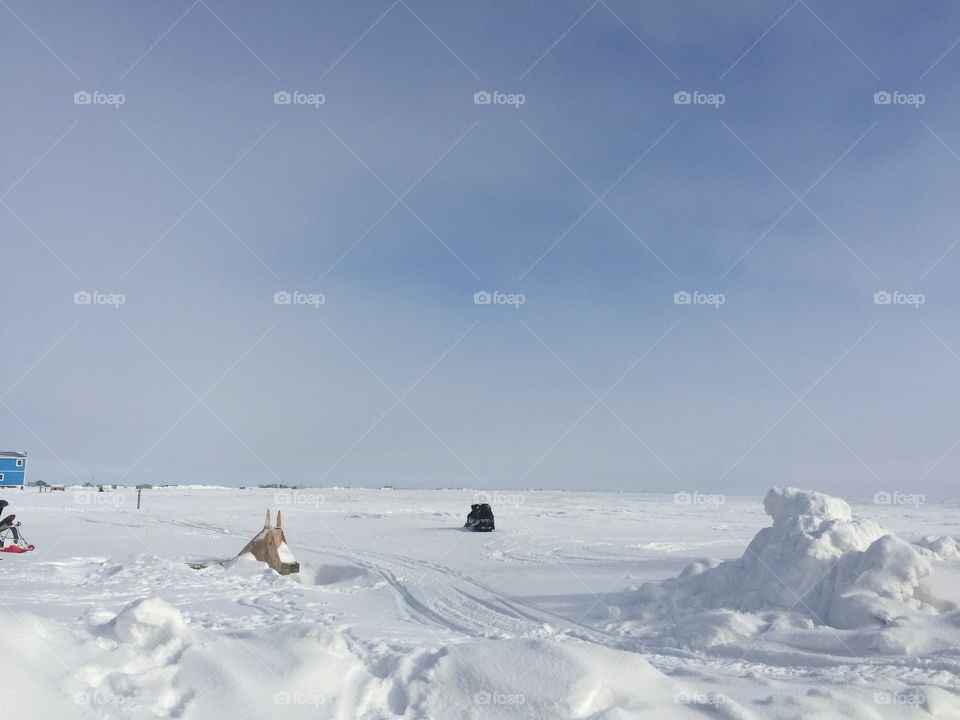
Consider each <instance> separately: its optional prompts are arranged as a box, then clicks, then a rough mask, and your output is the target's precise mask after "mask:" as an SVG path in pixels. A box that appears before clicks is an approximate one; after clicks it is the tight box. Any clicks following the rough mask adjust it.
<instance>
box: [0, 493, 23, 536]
mask: <svg viewBox="0 0 960 720" xmlns="http://www.w3.org/2000/svg"><path fill="white" fill-rule="evenodd" d="M9 504H10V503H8V502H7V501H6V500H0V518H2V519H0V532H3V531H4V530H9V531H10V532H11V533H13V541H14V542H20V533H19V532H17V526H16V524H15V523H14V522H13V517H14V516H13V515H8V516H7V517H3V511H4V509H5V508H6V507H7V505H9Z"/></svg>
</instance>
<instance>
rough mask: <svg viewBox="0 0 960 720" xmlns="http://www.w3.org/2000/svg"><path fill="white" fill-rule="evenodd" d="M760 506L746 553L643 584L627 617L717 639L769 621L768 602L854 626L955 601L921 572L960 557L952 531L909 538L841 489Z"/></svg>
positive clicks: (775, 495) (789, 494)
mask: <svg viewBox="0 0 960 720" xmlns="http://www.w3.org/2000/svg"><path fill="white" fill-rule="evenodd" d="M764 509H765V510H766V512H767V514H768V515H769V516H770V517H771V518H772V519H773V525H772V526H770V527H767V528H764V529H763V530H761V531H760V532H759V533H757V535H756V536H755V537H754V538H753V540H752V541H751V542H750V544H749V545H748V547H747V549H746V552H744V554H743V556H742V557H740V558H739V559H737V560H730V561H727V562H721V563H717V562H711V561H703V562H698V563H694V564H693V565H691V566H689V567H687V568H686V569H685V570H684V571H683V573H681V575H680V576H679V577H677V578H674V579H672V580H668V581H666V582H663V583H647V584H645V585H643V586H641V588H640V590H639V594H638V597H636V598H635V599H634V601H633V602H631V604H630V606H629V607H627V608H622V609H621V611H622V613H621V617H624V618H627V619H632V620H640V621H646V622H649V623H651V624H652V623H655V622H658V623H663V622H664V621H667V622H671V621H672V622H678V623H680V624H681V625H682V627H680V628H675V630H679V634H681V635H686V639H687V640H689V641H691V642H692V643H694V644H714V643H722V642H724V641H725V640H728V639H730V638H731V637H735V636H741V637H742V636H746V635H750V634H754V633H756V632H759V631H761V630H763V629H766V628H765V627H764V625H763V623H758V618H763V616H764V613H765V612H767V611H778V612H779V613H780V614H783V613H790V614H791V616H792V617H796V616H800V617H805V618H806V619H807V621H808V622H812V623H813V624H814V625H819V626H827V627H832V628H837V629H848V630H850V629H859V628H878V627H883V626H886V625H889V624H891V623H894V622H895V621H898V620H901V621H902V620H905V619H908V618H916V617H917V616H926V615H936V614H939V613H940V612H941V611H942V610H944V609H948V608H949V607H950V604H949V603H945V602H943V601H938V600H937V599H936V598H934V597H933V596H932V595H931V593H930V592H929V591H928V590H927V588H925V587H924V581H925V579H926V578H927V577H928V576H929V575H930V573H931V567H932V566H931V563H932V562H936V561H940V560H942V559H951V558H954V557H956V556H957V544H956V542H955V541H953V540H952V539H950V538H942V539H927V540H926V541H925V543H924V546H919V545H913V544H910V543H908V542H906V541H904V540H902V539H901V538H899V537H897V536H896V535H895V534H893V533H891V532H889V531H887V530H885V529H884V528H882V527H881V526H879V525H878V524H877V523H875V522H873V521H871V520H866V519H859V518H854V517H852V515H851V512H850V506H849V505H847V503H846V502H844V501H843V500H841V499H839V498H835V497H831V496H829V495H825V494H823V493H818V492H809V491H805V490H798V489H796V488H774V489H772V490H770V491H769V492H768V493H767V496H766V498H765V499H764ZM731 611H733V612H734V613H746V614H750V615H747V616H738V615H734V614H732V613H731ZM693 616H697V617H698V621H697V622H691V618H692V617H693ZM675 636H676V635H675Z"/></svg>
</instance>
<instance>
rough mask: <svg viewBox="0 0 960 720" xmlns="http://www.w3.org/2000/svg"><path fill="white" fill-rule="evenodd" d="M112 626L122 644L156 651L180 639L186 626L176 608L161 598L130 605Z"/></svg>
mask: <svg viewBox="0 0 960 720" xmlns="http://www.w3.org/2000/svg"><path fill="white" fill-rule="evenodd" d="M110 626H111V629H112V631H113V635H114V637H115V638H116V639H117V640H119V641H120V642H123V643H128V644H131V645H136V646H138V647H141V648H153V647H157V646H158V645H161V644H163V643H167V642H169V641H171V640H173V639H176V638H178V637H179V636H181V635H182V634H183V629H184V626H185V623H184V620H183V615H181V614H180V611H179V610H177V609H176V608H175V607H173V606H172V605H170V604H168V603H166V602H164V601H163V600H161V599H160V598H156V597H150V598H143V599H142V600H137V601H135V602H132V603H130V604H129V605H127V606H126V607H125V608H123V610H121V611H120V612H119V613H118V614H117V616H116V617H115V618H114V619H113V620H112V621H111V622H110Z"/></svg>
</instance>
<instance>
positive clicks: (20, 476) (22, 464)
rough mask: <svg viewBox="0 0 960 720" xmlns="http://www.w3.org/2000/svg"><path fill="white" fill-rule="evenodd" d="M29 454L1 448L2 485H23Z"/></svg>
mask: <svg viewBox="0 0 960 720" xmlns="http://www.w3.org/2000/svg"><path fill="white" fill-rule="evenodd" d="M26 473H27V454H26V453H22V452H10V451H7V450H0V487H23V480H24V476H25V475H26Z"/></svg>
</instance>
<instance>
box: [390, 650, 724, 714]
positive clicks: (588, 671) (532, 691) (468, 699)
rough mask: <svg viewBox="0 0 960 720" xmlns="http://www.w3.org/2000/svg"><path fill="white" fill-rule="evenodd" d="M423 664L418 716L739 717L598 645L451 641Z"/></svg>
mask: <svg viewBox="0 0 960 720" xmlns="http://www.w3.org/2000/svg"><path fill="white" fill-rule="evenodd" d="M420 665H421V670H420V672H419V673H416V674H414V676H413V678H412V679H411V680H410V681H408V683H407V688H406V696H407V703H406V704H405V706H404V707H403V708H402V709H403V710H408V708H409V709H415V710H416V712H414V713H412V715H413V717H431V718H442V717H464V718H467V717H469V718H484V720H495V719H496V718H504V719H507V718H509V720H523V719H525V718H530V719H534V718H536V719H538V720H539V719H540V718H609V719H610V720H618V719H620V718H623V719H624V720H626V718H631V719H640V718H651V719H655V720H660V719H662V718H663V717H664V716H665V709H666V708H669V711H667V715H668V716H669V717H671V718H678V719H680V718H687V717H689V718H700V717H703V710H704V709H706V710H707V714H714V713H716V715H719V716H721V717H736V716H737V715H736V712H737V705H736V703H734V702H733V701H732V700H730V699H729V698H726V697H724V696H722V695H721V694H719V693H716V694H713V693H709V694H708V693H705V692H701V691H698V690H692V689H691V688H689V687H688V686H687V685H685V684H682V683H680V682H678V681H676V680H673V679H671V678H669V677H667V676H666V675H664V674H663V673H661V672H660V671H659V670H656V669H655V668H654V667H653V666H652V665H650V664H649V663H648V662H647V661H646V660H644V659H643V658H642V657H640V656H639V655H636V654H634V653H629V652H623V651H620V650H613V649H610V648H605V647H598V646H596V645H588V644H583V643H557V642H550V641H545V640H520V639H515V640H484V641H478V642H471V643H462V644H458V645H451V646H447V647H445V648H442V649H441V650H440V651H439V652H437V653H435V654H432V655H431V656H427V657H424V658H422V659H421V660H420ZM395 709H399V708H395ZM404 716H405V717H406V716H407V715H404Z"/></svg>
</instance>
